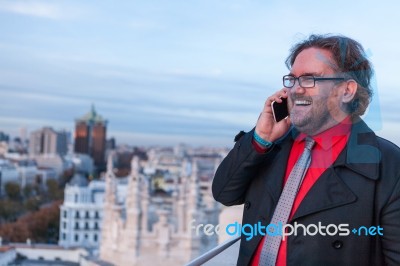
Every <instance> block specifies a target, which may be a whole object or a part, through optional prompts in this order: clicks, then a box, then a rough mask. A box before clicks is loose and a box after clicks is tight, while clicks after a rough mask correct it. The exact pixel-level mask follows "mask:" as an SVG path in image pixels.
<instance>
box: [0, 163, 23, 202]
mask: <svg viewBox="0 0 400 266" xmlns="http://www.w3.org/2000/svg"><path fill="white" fill-rule="evenodd" d="M8 182H15V183H19V182H20V178H19V172H18V170H17V168H16V167H15V165H14V164H13V163H11V162H10V161H9V160H3V159H0V196H3V195H4V187H5V185H6V184H7V183H8Z"/></svg>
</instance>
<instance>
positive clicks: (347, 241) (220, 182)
mask: <svg viewBox="0 0 400 266" xmlns="http://www.w3.org/2000/svg"><path fill="white" fill-rule="evenodd" d="M286 64H287V66H288V68H289V69H290V72H289V74H288V75H286V76H284V78H283V85H284V88H283V89H281V90H280V91H277V92H276V93H275V94H273V95H272V96H270V97H269V98H268V99H267V100H266V102H265V105H264V108H263V110H262V112H261V114H260V116H259V119H258V121H257V124H256V127H255V128H254V129H253V130H251V131H250V132H248V133H246V134H244V133H243V132H242V134H239V135H238V136H237V138H236V140H237V141H236V144H235V146H234V148H233V149H232V150H231V151H230V153H229V154H228V156H227V157H226V158H225V159H224V160H223V162H222V163H221V165H220V166H219V168H218V170H217V172H216V175H215V178H214V181H213V195H214V198H215V199H216V200H217V201H219V202H221V203H223V204H225V205H228V206H229V205H236V204H243V203H244V211H243V221H242V226H243V225H245V224H246V225H250V226H253V233H254V232H256V233H255V234H253V235H254V237H252V238H251V239H249V238H247V240H246V236H245V235H244V233H242V238H241V244H240V252H239V258H238V262H237V264H238V265H296V266H297V265H400V150H399V148H398V147H397V146H395V145H394V144H392V143H390V142H389V141H387V140H385V139H382V138H380V137H378V136H376V135H375V134H374V132H372V130H371V129H369V128H368V126H367V125H366V124H365V123H364V122H363V120H362V119H361V118H360V115H362V114H363V113H364V112H365V110H366V108H367V107H368V104H369V102H370V99H371V96H372V90H371V87H370V80H371V76H372V74H373V70H372V66H371V64H370V62H369V61H368V59H367V58H366V56H365V54H364V50H363V48H362V46H361V45H360V44H359V43H358V42H356V41H354V40H352V39H350V38H347V37H344V36H331V35H311V36H310V37H309V38H308V39H307V40H305V41H303V42H300V43H298V44H296V45H295V46H294V47H293V48H292V50H291V53H290V55H289V57H288V58H287V60H286ZM284 98H286V99H287V100H288V109H289V116H288V117H287V118H286V119H283V120H281V121H279V122H275V120H274V117H273V112H272V108H271V103H272V102H273V101H276V102H277V103H281V102H282V99H284ZM256 225H257V226H258V228H261V229H257V228H255V226H256ZM282 225H283V226H282ZM263 226H264V227H263ZM265 226H268V227H265ZM295 226H296V231H297V232H295V231H294V229H295ZM282 228H283V229H282ZM258 230H259V231H258ZM247 235H248V234H247ZM283 235H285V238H284V237H282V236H283Z"/></svg>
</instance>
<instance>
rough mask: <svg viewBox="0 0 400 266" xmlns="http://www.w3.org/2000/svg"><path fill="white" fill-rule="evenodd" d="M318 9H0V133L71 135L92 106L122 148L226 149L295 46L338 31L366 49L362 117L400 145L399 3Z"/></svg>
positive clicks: (200, 3) (162, 5)
mask: <svg viewBox="0 0 400 266" xmlns="http://www.w3.org/2000/svg"><path fill="white" fill-rule="evenodd" d="M319 2H320V3H317V2H316V1H308V0H305V1H245V0H242V1H238V0H230V1H227V0H218V1H215V0H214V1H209V0H192V1H174V0H171V1H165V0H153V1H101V0H96V1H81V0H80V1H78V0H66V1H63V0H59V1H35V0H32V1H21V0H13V1H5V0H0V20H1V21H0V95H1V96H0V131H3V132H5V133H8V134H10V135H11V136H18V134H19V132H20V130H21V128H26V129H27V130H28V131H33V130H36V129H39V128H41V127H43V126H52V127H53V128H54V129H56V130H61V129H67V130H70V131H72V130H73V128H74V121H75V119H77V118H79V117H81V116H83V115H85V114H86V113H87V112H89V110H90V108H91V105H92V104H94V106H95V108H96V111H97V112H98V113H99V114H100V115H101V116H103V117H104V118H106V119H107V120H108V128H107V130H108V132H107V137H108V138H109V137H115V138H116V140H117V144H122V143H126V144H131V145H152V144H157V145H160V144H161V145H175V144H177V143H181V142H182V143H186V144H189V145H194V146H199V145H210V146H227V147H230V146H232V145H233V138H234V136H235V135H236V134H237V132H239V131H240V130H244V131H249V130H251V129H252V128H253V127H254V126H255V124H256V121H257V118H258V115H259V113H260V111H261V110H262V107H263V105H264V101H265V100H266V98H267V97H268V96H270V95H271V94H273V93H274V92H275V91H277V90H279V89H281V87H282V84H281V80H282V76H283V75H285V74H287V73H288V72H289V71H288V70H287V68H286V67H285V64H284V61H285V58H286V57H287V55H288V51H289V49H290V47H291V46H292V45H293V44H294V43H296V42H298V41H300V40H302V39H304V38H305V37H307V36H308V35H309V34H312V33H317V34H322V33H333V34H343V35H346V36H349V37H351V38H353V39H355V40H357V41H359V42H360V43H361V44H362V45H363V46H364V48H365V50H366V51H367V54H368V56H369V59H370V60H371V61H372V63H373V65H374V67H375V76H374V80H373V83H374V86H373V87H374V88H373V89H374V98H373V99H374V100H373V102H372V104H371V107H370V109H369V111H368V113H367V114H366V115H365V117H364V118H365V120H366V121H367V123H368V124H369V125H370V126H371V128H372V129H373V130H375V131H376V132H377V134H378V135H381V136H383V137H385V138H387V139H389V140H391V141H392V142H394V143H396V144H397V145H400V134H399V132H400V123H399V119H398V118H397V117H398V114H399V113H400V105H399V104H398V102H399V100H400V92H399V89H400V88H399V87H400V81H399V80H398V78H397V77H398V70H397V67H398V63H397V62H399V61H400V49H399V46H400V36H399V34H398V25H400V16H399V15H398V10H399V8H400V2H398V1H385V2H377V1H342V0H339V1H319ZM382 3H384V4H382Z"/></svg>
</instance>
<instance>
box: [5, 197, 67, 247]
mask: <svg viewBox="0 0 400 266" xmlns="http://www.w3.org/2000/svg"><path fill="white" fill-rule="evenodd" d="M61 203H62V202H61V201H57V202H53V203H52V204H51V205H49V206H47V207H45V208H41V209H40V210H38V211H36V212H33V213H29V214H26V215H24V216H22V217H20V218H19V219H18V220H17V222H14V223H7V224H3V225H1V226H0V235H1V236H2V237H3V239H4V240H8V241H11V242H25V241H26V239H27V238H30V239H31V240H32V241H34V242H40V243H56V242H57V240H58V233H59V223H60V205H61Z"/></svg>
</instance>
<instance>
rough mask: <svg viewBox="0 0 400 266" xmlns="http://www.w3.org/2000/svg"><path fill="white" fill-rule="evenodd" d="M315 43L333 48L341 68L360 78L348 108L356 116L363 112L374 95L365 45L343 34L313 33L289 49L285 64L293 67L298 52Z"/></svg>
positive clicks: (348, 75) (318, 45) (348, 74)
mask: <svg viewBox="0 0 400 266" xmlns="http://www.w3.org/2000/svg"><path fill="white" fill-rule="evenodd" d="M312 47H315V48H320V49H325V50H328V51H330V52H331V53H332V55H333V59H334V61H335V63H336V65H337V66H336V67H337V68H338V70H339V71H340V72H341V73H343V74H345V77H348V78H351V79H354V80H355V81H356V82H357V84H358V86H357V92H356V94H355V96H354V99H353V100H352V102H351V103H349V105H348V112H349V113H350V114H352V115H356V116H360V115H363V114H364V113H365V110H366V109H367V107H368V105H369V103H370V102H371V99H372V88H371V83H370V82H371V78H372V75H373V68H372V64H371V62H370V61H369V60H368V58H367V56H366V54H365V51H364V48H363V47H362V46H361V44H360V43H358V42H357V41H355V40H353V39H351V38H348V37H345V36H342V35H316V34H313V35H310V36H309V37H308V38H307V39H305V40H303V41H301V42H299V43H297V44H295V45H294V46H293V47H292V48H291V49H290V54H289V56H288V57H287V59H286V61H285V63H286V66H287V67H288V68H289V69H290V68H291V67H292V65H293V63H294V61H295V60H296V57H297V56H298V55H299V53H300V52H301V51H303V50H305V49H307V48H312Z"/></svg>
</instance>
